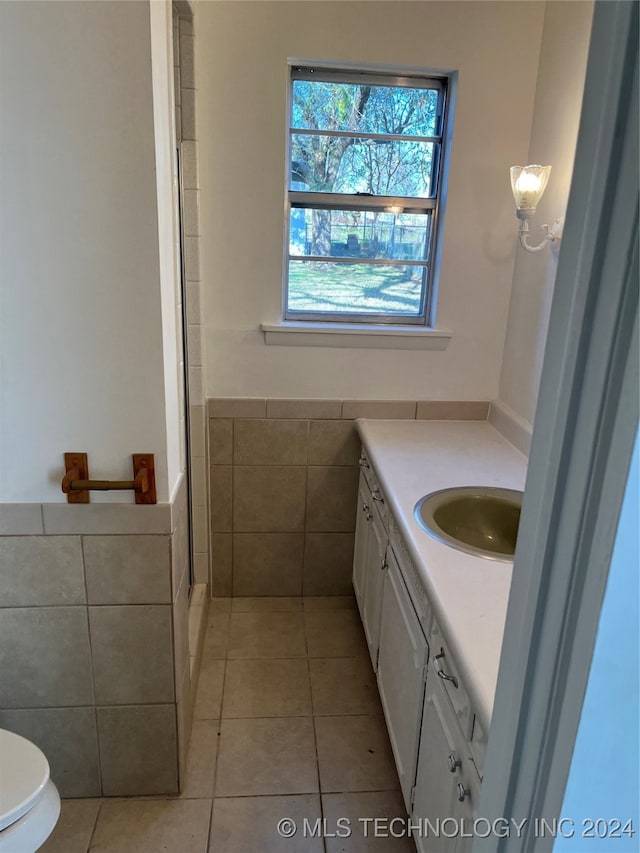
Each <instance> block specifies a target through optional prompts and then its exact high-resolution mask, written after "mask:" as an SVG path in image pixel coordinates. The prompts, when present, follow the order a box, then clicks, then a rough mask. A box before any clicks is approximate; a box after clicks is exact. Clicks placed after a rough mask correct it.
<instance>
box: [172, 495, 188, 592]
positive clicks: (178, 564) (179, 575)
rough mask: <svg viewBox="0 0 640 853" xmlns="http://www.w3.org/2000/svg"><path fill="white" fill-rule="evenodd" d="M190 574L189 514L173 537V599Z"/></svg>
mask: <svg viewBox="0 0 640 853" xmlns="http://www.w3.org/2000/svg"><path fill="white" fill-rule="evenodd" d="M188 572H189V530H188V527H187V513H186V506H185V512H184V513H183V515H182V518H181V519H180V521H179V523H178V525H177V527H176V529H175V531H174V533H173V536H172V537H171V589H172V594H173V598H174V600H175V597H176V595H177V593H178V590H179V589H180V587H181V586H182V584H183V583H184V579H185V577H187V576H188Z"/></svg>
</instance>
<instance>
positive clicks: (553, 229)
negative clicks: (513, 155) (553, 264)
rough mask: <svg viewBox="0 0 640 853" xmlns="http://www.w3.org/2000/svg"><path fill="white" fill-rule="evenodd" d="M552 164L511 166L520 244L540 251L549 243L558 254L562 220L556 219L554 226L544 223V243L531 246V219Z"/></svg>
mask: <svg viewBox="0 0 640 853" xmlns="http://www.w3.org/2000/svg"><path fill="white" fill-rule="evenodd" d="M550 173H551V166H512V167H511V190H512V192H513V198H514V200H515V203H516V216H517V217H518V219H519V220H520V229H519V231H518V235H519V237H520V245H521V246H522V248H523V249H526V250H527V252H539V251H541V250H542V249H544V247H545V246H546V245H547V243H549V246H550V248H551V251H552V252H553V254H554V255H557V254H558V252H559V251H560V240H561V239H562V222H561V221H560V219H556V220H555V222H554V223H553V225H552V226H549V225H543V226H542V230H543V231H544V232H545V235H544V239H543V241H542V243H540V245H538V246H531V245H530V244H529V241H528V237H529V220H530V219H531V218H532V217H533V215H534V213H535V212H536V207H537V205H538V202H539V201H540V199H541V198H542V194H543V193H544V191H545V189H546V186H547V182H548V180H549V174H550Z"/></svg>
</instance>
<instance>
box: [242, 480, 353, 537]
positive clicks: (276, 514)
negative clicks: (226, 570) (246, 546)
mask: <svg viewBox="0 0 640 853" xmlns="http://www.w3.org/2000/svg"><path fill="white" fill-rule="evenodd" d="M306 479H307V469H306V468H305V467H303V466H287V467H276V466H266V467H259V466H247V467H237V466H236V468H235V469H234V492H233V497H234V501H233V529H234V531H235V532H261V531H271V532H287V531H291V532H293V531H297V530H302V529H303V527H304V508H305V485H306ZM353 505H354V513H355V496H354V498H353Z"/></svg>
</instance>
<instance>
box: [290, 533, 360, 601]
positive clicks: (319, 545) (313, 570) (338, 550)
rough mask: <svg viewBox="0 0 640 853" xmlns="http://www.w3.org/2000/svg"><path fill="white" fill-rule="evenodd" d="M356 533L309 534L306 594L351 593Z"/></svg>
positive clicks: (305, 542)
mask: <svg viewBox="0 0 640 853" xmlns="http://www.w3.org/2000/svg"><path fill="white" fill-rule="evenodd" d="M352 572H353V533H310V532H308V533H306V534H305V541H304V568H303V575H302V591H303V595H349V594H350V593H351V592H352V590H353V585H352V583H351V575H352Z"/></svg>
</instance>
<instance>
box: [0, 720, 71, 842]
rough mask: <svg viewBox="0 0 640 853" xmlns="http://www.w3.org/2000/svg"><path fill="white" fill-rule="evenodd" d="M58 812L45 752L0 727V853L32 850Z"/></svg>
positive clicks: (50, 825)
mask: <svg viewBox="0 0 640 853" xmlns="http://www.w3.org/2000/svg"><path fill="white" fill-rule="evenodd" d="M59 815H60V795H59V794H58V789H57V788H56V786H55V785H54V784H53V782H52V781H51V779H50V776H49V762H48V761H47V759H46V758H45V756H44V753H43V752H42V751H41V750H40V749H38V747H37V746H36V745H35V744H33V743H31V741H28V740H27V739H26V738H23V737H21V736H20V735H17V734H14V733H13V732H8V731H6V730H5V729H0V853H35V851H36V850H37V849H38V848H39V847H41V846H42V845H43V844H44V842H45V841H46V840H47V838H48V837H49V836H50V835H51V833H52V832H53V828H54V826H55V825H56V823H57V822H58V816H59Z"/></svg>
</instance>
